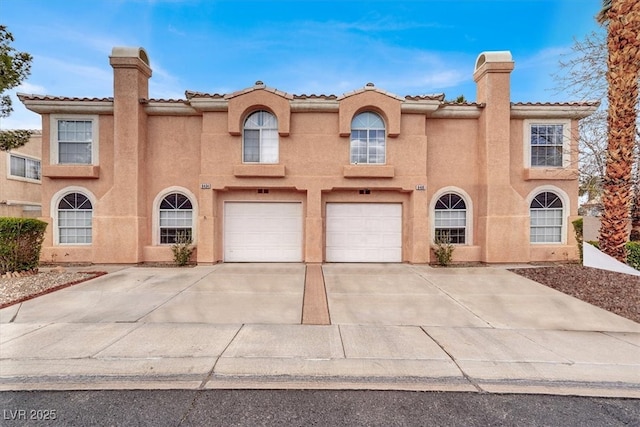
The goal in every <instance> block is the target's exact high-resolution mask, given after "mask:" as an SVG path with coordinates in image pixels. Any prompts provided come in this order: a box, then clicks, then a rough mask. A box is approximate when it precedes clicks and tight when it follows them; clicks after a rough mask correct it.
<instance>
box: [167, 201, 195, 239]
mask: <svg viewBox="0 0 640 427" xmlns="http://www.w3.org/2000/svg"><path fill="white" fill-rule="evenodd" d="M192 218H193V211H191V210H190V209H189V210H161V211H160V243H161V244H173V243H176V242H177V240H178V236H181V237H183V238H185V239H188V240H191V239H192V231H191V223H192Z"/></svg>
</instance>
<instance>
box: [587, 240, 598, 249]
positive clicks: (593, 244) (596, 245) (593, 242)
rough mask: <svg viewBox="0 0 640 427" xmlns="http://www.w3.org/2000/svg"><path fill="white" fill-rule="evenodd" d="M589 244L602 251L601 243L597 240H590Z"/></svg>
mask: <svg viewBox="0 0 640 427" xmlns="http://www.w3.org/2000/svg"><path fill="white" fill-rule="evenodd" d="M587 243H588V244H590V245H591V246H593V247H595V248H596V249H600V242H598V241H597V240H589V241H588V242H587Z"/></svg>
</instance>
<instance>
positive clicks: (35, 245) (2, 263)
mask: <svg viewBox="0 0 640 427" xmlns="http://www.w3.org/2000/svg"><path fill="white" fill-rule="evenodd" d="M46 228H47V223H46V222H43V221H40V220H37V219H33V218H7V217H2V218H0V274H4V273H6V272H9V271H27V270H33V269H35V268H38V263H39V262H40V249H41V248H42V241H43V240H44V231H45V229H46Z"/></svg>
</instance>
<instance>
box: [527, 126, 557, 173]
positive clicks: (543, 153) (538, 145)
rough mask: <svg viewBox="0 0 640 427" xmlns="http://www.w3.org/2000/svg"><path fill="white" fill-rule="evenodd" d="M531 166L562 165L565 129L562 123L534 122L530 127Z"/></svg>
mask: <svg viewBox="0 0 640 427" xmlns="http://www.w3.org/2000/svg"><path fill="white" fill-rule="evenodd" d="M529 131H530V144H531V166H532V167H562V166H563V157H564V156H563V155H564V151H565V148H564V147H565V129H564V125H563V124H560V123H532V124H531V126H530V128H529Z"/></svg>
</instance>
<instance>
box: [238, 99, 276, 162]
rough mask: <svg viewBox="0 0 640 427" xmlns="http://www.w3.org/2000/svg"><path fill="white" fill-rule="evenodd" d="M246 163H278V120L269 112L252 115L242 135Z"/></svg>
mask: <svg viewBox="0 0 640 427" xmlns="http://www.w3.org/2000/svg"><path fill="white" fill-rule="evenodd" d="M242 161H243V162H244V163H278V119H277V118H276V116H274V115H273V114H271V113H269V112H268V111H264V110H260V111H256V112H254V113H251V114H250V115H249V116H248V117H247V119H246V120H245V122H244V127H243V134H242Z"/></svg>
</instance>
